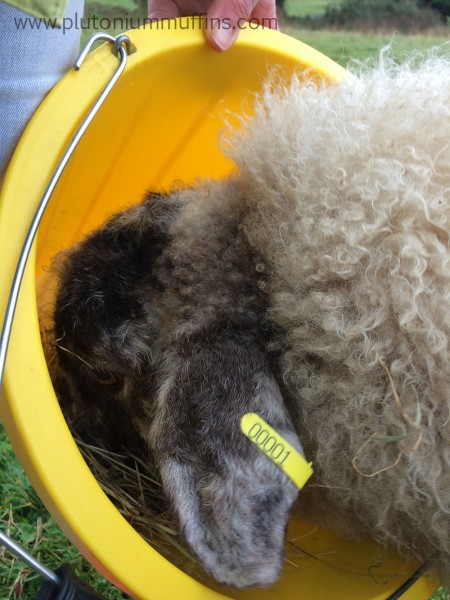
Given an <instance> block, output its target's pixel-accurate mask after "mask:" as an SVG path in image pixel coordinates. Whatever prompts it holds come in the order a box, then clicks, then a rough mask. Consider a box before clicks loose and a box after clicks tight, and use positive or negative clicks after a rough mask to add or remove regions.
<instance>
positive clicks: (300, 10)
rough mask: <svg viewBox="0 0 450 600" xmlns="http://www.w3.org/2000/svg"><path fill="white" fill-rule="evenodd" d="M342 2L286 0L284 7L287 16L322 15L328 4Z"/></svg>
mask: <svg viewBox="0 0 450 600" xmlns="http://www.w3.org/2000/svg"><path fill="white" fill-rule="evenodd" d="M340 3H341V0H285V2H284V6H283V8H284V12H285V14H286V16H287V17H290V18H292V17H308V16H310V15H311V16H314V15H321V14H323V13H324V12H325V9H326V8H327V6H330V5H333V4H340Z"/></svg>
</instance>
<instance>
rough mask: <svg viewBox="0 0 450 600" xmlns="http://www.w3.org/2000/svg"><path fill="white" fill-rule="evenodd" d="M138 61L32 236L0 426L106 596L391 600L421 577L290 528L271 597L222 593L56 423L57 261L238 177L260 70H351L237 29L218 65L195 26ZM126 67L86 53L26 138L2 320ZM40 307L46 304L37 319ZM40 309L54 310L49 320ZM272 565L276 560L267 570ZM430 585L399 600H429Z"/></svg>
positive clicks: (315, 532) (3, 243)
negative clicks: (130, 214) (97, 105)
mask: <svg viewBox="0 0 450 600" xmlns="http://www.w3.org/2000/svg"><path fill="white" fill-rule="evenodd" d="M130 38H131V39H132V41H133V43H134V44H135V45H136V47H137V52H136V53H135V54H133V55H132V56H130V57H129V60H128V65H127V68H126V70H125V72H124V74H123V75H122V76H121V78H120V79H119V82H118V83H117V84H116V86H115V87H114V89H113V91H112V92H111V95H110V96H109V98H108V99H107V100H106V102H105V104H104V105H103V106H102V108H101V109H100V112H99V113H98V114H97V116H96V117H95V119H94V121H93V122H92V124H91V125H90V127H89V129H88V131H87V133H86V134H85V136H84V137H83V139H82V141H81V143H80V145H79V147H78V148H77V150H76V151H75V154H74V155H73V157H72V159H71V161H70V163H69V165H68V167H67V168H66V170H65V172H64V174H63V176H62V179H61V181H60V183H59V184H58V187H57V189H56V191H55V193H54V195H53V198H52V200H51V202H50V205H49V208H48V209H47V211H46V214H45V217H44V220H43V222H42V224H41V226H40V228H39V235H38V240H37V243H36V244H35V245H34V247H33V250H32V253H31V256H30V259H29V263H28V266H27V270H26V273H25V276H24V280H23V285H22V290H21V294H20V298H19V302H18V306H17V312H16V317H15V323H14V327H13V333H12V338H11V343H10V349H9V355H8V361H7V369H6V374H5V383H4V393H3V396H2V398H1V403H0V416H1V418H2V420H3V421H4V424H5V427H6V429H7V432H8V434H9V437H10V439H11V441H12V443H13V445H14V449H15V451H16V453H17V455H18V457H19V459H20V460H21V462H22V464H23V466H24V468H25V470H26V472H27V474H28V476H29V477H30V479H31V482H32V484H33V485H34V487H35V488H36V490H37V492H38V493H39V495H40V496H41V498H42V499H43V501H44V502H45V504H46V506H47V507H48V509H49V511H50V513H51V514H52V515H53V517H54V518H55V519H56V521H57V522H58V523H59V525H60V526H61V527H62V529H63V531H64V532H65V533H66V535H67V536H68V537H69V538H70V539H71V540H72V542H73V543H74V544H75V545H76V546H77V547H78V548H79V550H80V551H81V552H82V553H83V554H84V555H85V556H86V557H87V559H88V560H89V561H90V562H91V563H92V564H93V565H94V566H96V567H97V568H98V569H99V570H100V571H101V572H102V573H103V574H105V575H106V576H107V577H108V578H109V579H110V580H111V581H112V582H113V583H115V584H116V585H118V586H119V587H120V588H121V589H123V590H125V591H126V592H128V593H129V594H130V595H131V596H133V597H134V598H138V599H142V600H178V599H179V598H184V599H185V600H194V599H195V600H214V599H219V598H222V599H224V598H235V599H240V598H242V599H248V600H251V599H255V600H256V599H258V600H264V599H265V598H267V599H269V598H270V599H273V598H277V600H293V599H294V598H295V599H297V598H308V599H309V598H314V599H316V600H321V599H327V600H328V599H329V598H333V599H334V600H340V599H342V600H348V599H349V598H357V599H358V600H365V599H367V600H374V599H380V600H381V599H386V598H389V597H392V598H394V597H400V596H398V595H395V594H396V593H397V590H399V588H400V589H401V586H402V585H404V584H405V582H407V580H408V579H409V578H410V577H411V576H413V575H414V573H417V569H418V567H419V566H420V565H418V564H406V563H404V562H403V561H402V560H401V559H399V558H398V557H397V556H395V555H391V554H389V555H388V554H386V553H385V552H384V551H383V550H382V549H381V548H380V547H379V546H377V545H376V544H374V543H373V542H371V541H368V542H361V543H357V542H350V541H346V540H341V539H339V538H337V536H335V535H334V534H332V533H331V532H329V531H325V530H320V529H318V528H317V527H315V526H314V525H312V524H308V523H302V522H293V523H292V524H291V528H290V531H289V533H288V536H290V537H291V538H294V537H297V538H298V537H299V536H300V537H301V544H300V545H301V548H302V551H303V554H301V555H300V556H297V559H296V564H291V563H289V562H287V563H286V567H285V570H284V575H283V578H282V580H281V581H280V583H279V584H277V585H276V586H275V587H273V588H271V589H264V590H261V589H259V590H248V591H240V592H237V591H230V592H229V593H226V594H224V593H219V592H217V591H214V590H212V589H210V588H209V587H207V586H205V585H203V584H201V583H198V582H197V581H196V580H194V579H192V578H191V577H189V576H188V575H186V574H185V573H183V572H181V571H180V570H179V569H177V568H176V567H174V566H173V565H172V564H171V563H169V562H168V561H166V560H165V559H164V558H163V557H162V556H160V555H159V554H158V553H157V552H156V551H155V550H153V549H152V548H151V547H150V546H149V545H148V544H147V543H146V542H145V541H144V540H143V539H142V538H141V537H140V536H139V535H138V534H137V533H136V532H135V531H134V529H133V528H132V527H131V526H130V525H129V524H128V523H127V522H126V521H125V520H124V519H123V518H122V516H121V515H120V514H119V512H118V511H117V510H116V509H115V508H114V506H113V505H112V504H111V502H110V501H109V500H108V498H107V497H106V496H105V494H104V493H103V492H102V490H101V489H100V487H99V485H98V484H97V482H96V481H95V479H94V477H93V476H92V474H91V472H90V471H89V469H88V467H87V466H86V464H85V462H84V460H83V459H82V457H81V455H80V453H79V451H78V449H77V447H76V445H75V443H74V441H73V439H72V436H71V434H70V432H69V430H68V428H67V426H66V423H65V421H64V418H63V416H62V414H61V412H60V409H59V406H58V403H57V400H56V397H55V393H54V390H53V387H52V383H51V380H50V377H49V374H48V370H47V365H46V362H45V358H44V354H43V348H42V342H41V338H40V334H39V324H38V301H37V298H38V297H40V295H41V294H42V293H45V286H46V276H45V274H46V271H47V270H48V267H49V265H50V263H51V260H52V257H53V256H54V255H55V254H57V253H58V252H59V251H60V250H61V249H63V248H65V247H67V246H69V245H71V244H72V243H73V242H74V241H75V240H78V239H79V238H80V237H81V236H83V235H84V234H85V233H86V232H88V231H90V230H92V229H93V228H94V227H95V226H97V225H98V224H99V223H101V222H102V221H103V220H104V219H105V217H106V216H108V215H109V214H110V213H112V212H113V211H115V210H117V209H119V208H121V207H123V206H125V205H128V204H130V203H132V202H137V201H138V200H139V199H140V198H141V197H142V195H143V193H144V192H145V190H147V189H149V188H152V189H164V188H169V187H170V186H171V185H172V184H173V182H174V181H181V182H184V183H185V184H189V183H192V182H193V181H194V180H195V179H196V178H197V177H222V176H224V175H226V174H227V173H229V172H230V170H231V168H232V165H231V164H230V163H229V162H228V161H227V160H226V159H225V158H224V156H223V155H222V153H221V152H220V150H219V149H218V146H217V138H218V133H219V131H220V129H221V128H222V127H223V123H224V119H226V117H227V115H229V114H230V113H239V112H241V111H242V110H243V109H244V106H246V110H247V109H248V108H249V107H250V106H251V98H252V92H255V91H257V90H258V89H259V88H260V86H261V83H262V81H263V80H264V76H265V75H266V73H267V71H268V70H269V69H270V68H271V67H273V66H274V65H281V66H282V67H283V68H284V69H285V72H286V73H289V72H292V71H293V70H294V69H297V70H298V69H300V70H304V69H308V73H309V76H310V77H312V78H314V77H317V76H318V75H320V76H322V75H324V76H326V77H327V78H329V79H330V80H337V81H338V80H340V79H341V78H342V77H343V76H344V75H345V71H344V70H343V69H342V68H341V67H339V66H338V65H336V64H335V63H333V62H332V61H331V60H329V59H328V58H326V57H324V56H323V55H321V54H319V53H318V52H316V51H315V50H313V49H311V48H309V47H308V46H305V45H304V44H302V43H300V42H297V41H295V40H293V39H291V38H289V37H287V36H285V35H282V34H280V33H277V32H273V31H268V30H262V29H259V30H253V31H252V30H246V31H242V32H241V34H240V37H239V41H238V42H237V44H236V45H235V46H234V47H233V48H232V49H231V50H229V51H228V52H225V53H223V54H218V53H216V52H214V51H212V50H211V49H210V48H209V47H208V46H207V44H206V43H205V41H204V36H203V32H202V31H201V26H200V25H199V22H198V21H194V20H192V19H190V18H186V19H182V20H175V21H170V22H166V25H165V26H164V27H162V28H159V29H157V30H155V29H152V30H149V29H141V30H136V31H133V32H132V33H130ZM116 68H117V58H116V57H115V56H114V55H113V54H112V53H111V49H110V46H109V45H106V46H103V47H101V48H99V49H97V50H96V51H95V52H93V53H92V54H91V55H90V56H89V57H88V59H87V60H86V61H85V63H84V64H83V66H82V68H81V70H80V71H79V72H74V71H73V72H70V73H69V74H68V75H66V77H64V79H63V80H62V81H61V82H60V83H59V84H58V85H57V86H56V88H55V89H54V90H53V91H52V93H51V94H50V95H49V96H48V97H47V98H46V100H45V101H44V103H43V104H42V106H41V107H40V109H39V110H38V112H37V113H36V115H35V116H34V118H33V119H32V121H31V123H30V125H29V126H28V128H27V130H26V132H25V134H24V136H23V138H22V140H21V142H20V144H19V146H18V148H17V151H16V153H15V155H14V157H13V160H12V162H11V165H10V168H9V169H8V173H7V176H6V178H5V181H4V184H3V187H2V193H1V196H0V255H1V257H2V260H1V261H0V309H1V311H2V312H1V314H3V313H4V310H5V307H6V300H7V297H8V292H9V287H10V283H11V280H12V277H13V273H14V269H15V265H16V263H17V259H18V256H19V254H20V250H21V246H22V243H23V239H24V237H25V234H26V231H27V228H28V225H29V223H30V221H31V219H32V216H33V214H34V211H35V209H36V206H37V204H38V202H39V199H40V198H41V196H42V194H43V191H44V189H45V187H46V184H47V183H48V181H49V179H50V177H51V174H52V172H53V170H54V168H55V166H56V165H57V163H58V160H59V157H60V156H61V154H62V153H63V151H64V149H65V147H66V146H67V144H68V142H69V141H70V139H71V137H72V135H73V133H74V131H75V130H76V129H77V127H78V125H79V123H80V122H81V120H82V118H83V117H84V115H85V114H86V113H87V112H88V110H89V108H90V107H91V105H92V104H93V102H94V101H95V99H96V97H97V96H98V95H99V93H100V92H101V90H102V89H103V87H104V85H105V83H106V82H107V80H108V79H109V78H110V76H111V75H112V73H113V72H114V71H115V69H116ZM41 308H42V307H41ZM43 310H45V307H43ZM269 559H270V558H268V560H269ZM436 585H437V582H436V579H435V578H434V576H433V575H432V574H430V573H428V572H427V573H425V575H422V576H420V577H416V580H415V583H414V584H413V585H412V587H411V586H409V585H406V587H408V591H407V592H405V594H404V595H401V597H402V598H409V599H412V598H416V599H419V598H423V599H426V598H429V596H430V595H431V593H432V592H433V590H434V589H435V587H436Z"/></svg>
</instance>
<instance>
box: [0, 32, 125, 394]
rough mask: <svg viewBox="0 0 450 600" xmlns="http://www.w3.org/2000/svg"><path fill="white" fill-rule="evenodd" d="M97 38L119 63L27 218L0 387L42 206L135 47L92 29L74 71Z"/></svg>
mask: <svg viewBox="0 0 450 600" xmlns="http://www.w3.org/2000/svg"><path fill="white" fill-rule="evenodd" d="M99 40H102V41H107V42H110V43H111V44H112V45H113V48H112V51H113V53H114V54H116V55H117V56H118V58H119V60H120V62H119V66H118V67H117V70H116V71H115V73H114V75H113V76H112V77H111V79H110V81H109V82H108V83H107V85H106V87H105V88H104V90H103V91H102V93H101V94H100V96H99V97H98V98H97V100H96V101H95V103H94V104H93V106H92V108H91V110H90V111H89V113H88V114H87V115H86V117H85V119H84V121H83V122H82V123H81V125H80V127H79V128H78V130H77V131H76V133H75V135H74V136H73V138H72V140H71V141H70V143H69V145H68V146H67V148H66V150H65V152H64V154H63V156H62V158H61V160H60V162H59V164H58V166H57V167H56V169H55V171H54V173H53V175H52V177H51V179H50V182H49V184H48V186H47V189H46V190H45V192H44V194H43V196H42V198H41V200H40V202H39V204H38V207H37V209H36V212H35V214H34V216H33V219H32V221H31V224H30V228H29V230H28V233H27V235H26V237H25V241H24V244H23V247H22V250H21V253H20V257H19V261H18V263H17V267H16V272H15V274H14V278H13V282H12V285H11V290H10V293H9V297H8V303H7V307H6V311H5V318H4V321H3V327H2V333H1V336H0V391H1V389H2V385H3V376H4V373H5V364H6V355H7V352H8V346H9V340H10V337H11V329H12V325H13V321H14V314H15V312H16V306H17V299H18V297H19V292H20V286H21V284H22V278H23V274H24V272H25V267H26V265H27V261H28V257H29V255H30V251H31V248H32V246H33V242H34V239H35V237H36V233H37V230H38V227H39V225H40V222H41V220H42V217H43V215H44V212H45V209H46V208H47V205H48V203H49V201H50V198H51V197H52V194H53V191H54V190H55V187H56V185H57V183H58V181H59V179H60V177H61V175H62V173H63V171H64V169H65V167H66V165H67V163H68V162H69V160H70V157H71V156H72V154H73V152H74V150H75V148H76V147H77V145H78V142H79V141H80V140H81V138H82V136H83V134H84V133H85V131H86V129H87V128H88V127H89V125H90V123H91V121H92V119H93V118H94V116H95V115H96V114H97V111H98V109H99V108H100V106H101V105H102V104H103V102H104V101H105V99H106V97H107V96H108V94H109V93H110V91H111V90H112V88H113V87H114V85H115V84H116V82H117V80H118V79H119V77H120V76H121V74H122V73H123V71H124V70H125V67H126V65H127V59H128V56H129V54H132V53H133V52H136V47H135V46H134V45H133V44H132V42H131V40H130V38H129V37H128V36H126V35H120V36H118V37H117V38H115V37H114V36H112V35H109V34H108V33H94V35H92V36H91V37H90V38H89V40H88V41H87V42H86V45H85V46H84V48H83V49H82V51H81V52H80V54H79V55H78V57H77V59H76V61H75V63H74V65H73V68H74V69H75V70H76V71H78V70H79V69H80V67H81V65H82V63H83V61H84V59H85V58H86V56H87V54H88V53H89V51H90V49H91V48H92V45H93V44H94V43H95V42H97V41H99Z"/></svg>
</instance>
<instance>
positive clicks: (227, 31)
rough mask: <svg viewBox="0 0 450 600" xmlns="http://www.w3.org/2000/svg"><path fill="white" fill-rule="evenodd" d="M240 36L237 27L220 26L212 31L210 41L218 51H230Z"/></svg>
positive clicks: (226, 24)
mask: <svg viewBox="0 0 450 600" xmlns="http://www.w3.org/2000/svg"><path fill="white" fill-rule="evenodd" d="M238 35H239V29H238V28H237V27H230V24H229V23H224V24H223V25H221V24H218V25H216V26H215V27H214V28H213V29H212V30H211V31H210V39H211V41H212V42H213V44H214V45H215V46H217V49H218V50H228V48H229V47H230V46H232V45H233V43H234V42H235V41H236V39H237V37H238Z"/></svg>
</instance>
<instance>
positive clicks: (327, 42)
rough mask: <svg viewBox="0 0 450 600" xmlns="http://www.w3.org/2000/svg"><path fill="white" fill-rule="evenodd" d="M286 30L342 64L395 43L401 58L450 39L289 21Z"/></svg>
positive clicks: (395, 54) (394, 46)
mask: <svg viewBox="0 0 450 600" xmlns="http://www.w3.org/2000/svg"><path fill="white" fill-rule="evenodd" d="M283 31H284V33H287V34H288V35H291V36H292V37H295V38H296V39H298V40H301V41H302V42H304V43H305V44H308V45H309V46H312V47H313V48H315V49H316V50H319V52H322V53H323V54H325V55H326V56H329V57H330V58H332V59H333V60H335V61H336V62H338V63H339V64H340V65H342V66H344V67H345V66H347V64H348V62H349V61H350V60H352V59H362V60H364V59H368V58H375V57H376V56H378V54H379V52H380V50H381V49H382V48H383V47H385V46H387V45H388V44H391V48H392V50H391V54H392V56H396V57H398V58H401V57H402V56H404V54H405V52H406V53H410V52H412V51H414V50H426V49H428V48H432V47H433V46H436V45H438V44H443V43H444V42H447V41H448V37H445V36H438V35H431V34H430V35H396V34H395V33H394V32H392V34H385V35H381V34H375V33H357V32H347V31H345V32H343V31H324V30H316V31H311V30H306V29H299V28H297V27H295V26H293V25H290V24H289V23H287V24H285V26H284V27H283Z"/></svg>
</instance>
